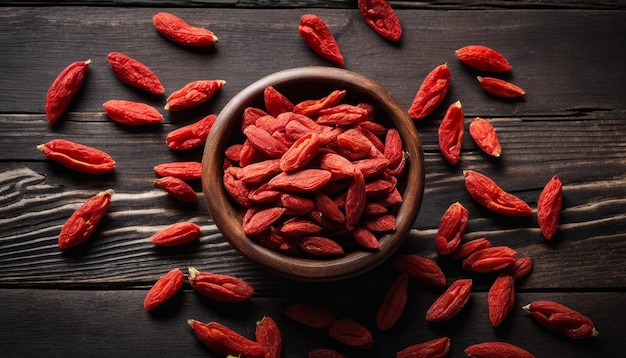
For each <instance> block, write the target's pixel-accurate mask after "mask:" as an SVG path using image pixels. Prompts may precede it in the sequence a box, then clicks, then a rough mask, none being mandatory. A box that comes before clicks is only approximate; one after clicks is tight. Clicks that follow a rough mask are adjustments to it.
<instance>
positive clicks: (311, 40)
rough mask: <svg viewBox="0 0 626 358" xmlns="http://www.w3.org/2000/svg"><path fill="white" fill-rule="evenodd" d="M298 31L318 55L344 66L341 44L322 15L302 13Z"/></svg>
mask: <svg viewBox="0 0 626 358" xmlns="http://www.w3.org/2000/svg"><path fill="white" fill-rule="evenodd" d="M298 31H299V32H300V36H301V37H302V39H304V42H306V44H307V45H309V47H310V48H311V49H312V50H313V51H315V52H316V53H317V54H318V55H320V56H322V57H323V58H325V59H327V60H328V61H331V62H333V63H335V64H336V65H337V66H339V67H344V59H343V55H342V54H341V50H339V45H338V44H337V41H336V40H335V37H334V36H333V34H332V32H331V31H330V29H329V28H328V25H327V24H326V22H324V20H322V18H321V17H319V16H317V15H315V14H305V15H302V18H301V19H300V26H299V28H298Z"/></svg>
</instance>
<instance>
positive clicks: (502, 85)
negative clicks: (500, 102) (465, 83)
mask: <svg viewBox="0 0 626 358" xmlns="http://www.w3.org/2000/svg"><path fill="white" fill-rule="evenodd" d="M476 78H477V79H478V83H479V84H480V87H482V88H483V89H484V90H485V91H487V92H489V93H491V94H492V95H494V96H498V97H507V98H512V97H521V96H523V95H524V94H525V93H526V91H524V90H523V89H522V88H520V87H519V86H517V85H514V84H513V83H511V82H509V81H505V80H502V79H499V78H495V77H482V76H478V77H476Z"/></svg>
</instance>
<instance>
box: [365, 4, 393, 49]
mask: <svg viewBox="0 0 626 358" xmlns="http://www.w3.org/2000/svg"><path fill="white" fill-rule="evenodd" d="M358 7H359V11H360V12H361V16H362V17H363V20H365V23H366V24H368V25H369V27H371V28H372V29H374V31H376V32H377V33H378V34H379V35H381V36H382V37H384V38H386V39H388V40H390V41H393V42H398V41H400V37H401V36H402V26H400V19H398V15H397V14H396V12H395V11H394V9H393V8H392V7H391V5H389V3H388V2H387V1H386V0H359V1H358Z"/></svg>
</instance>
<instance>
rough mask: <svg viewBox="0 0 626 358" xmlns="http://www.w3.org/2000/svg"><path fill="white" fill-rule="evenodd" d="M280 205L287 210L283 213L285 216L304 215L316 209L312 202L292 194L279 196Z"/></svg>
mask: <svg viewBox="0 0 626 358" xmlns="http://www.w3.org/2000/svg"><path fill="white" fill-rule="evenodd" d="M280 205H281V206H282V207H283V208H285V209H287V210H286V211H285V214H286V215H304V214H308V213H310V212H311V211H312V210H313V209H315V208H316V204H315V202H314V201H313V200H311V199H308V198H305V197H302V196H297V195H293V194H282V195H281V196H280Z"/></svg>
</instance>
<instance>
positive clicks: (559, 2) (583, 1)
mask: <svg viewBox="0 0 626 358" xmlns="http://www.w3.org/2000/svg"><path fill="white" fill-rule="evenodd" d="M2 3H3V4H6V5H12V6H24V5H28V6H84V5H90V6H155V5H156V6H174V7H221V8H279V9H283V8H306V7H313V8H340V9H344V8H354V7H355V3H354V1H351V0H296V1H289V2H281V1H275V2H267V1H262V0H261V1H260V0H238V1H235V0H184V1H159V2H155V1H153V0H131V1H123V0H122V1H120V0H108V1H100V0H80V1H74V0H61V1H50V0H48V1H46V0H23V1H15V0H13V1H11V0H5V1H3V2H2ZM389 4H391V6H393V7H394V8H395V9H434V10H441V9H447V10H449V9H477V10H484V9H502V8H510V9H555V8H556V9H577V10H580V9H624V8H625V7H626V4H624V2H623V1H600V0H597V1H591V0H552V1H541V2H537V1H514V0H509V1H507V0H501V1H488V2H485V1H476V0H472V1H446V2H443V3H442V2H439V1H417V0H390V1H389Z"/></svg>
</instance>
